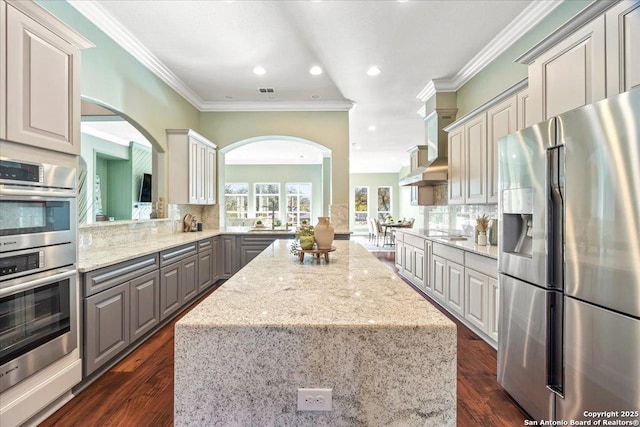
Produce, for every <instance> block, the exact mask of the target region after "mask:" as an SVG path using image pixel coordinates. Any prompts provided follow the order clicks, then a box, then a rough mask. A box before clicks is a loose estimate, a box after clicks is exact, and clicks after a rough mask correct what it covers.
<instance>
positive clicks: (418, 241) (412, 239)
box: [403, 234, 425, 248]
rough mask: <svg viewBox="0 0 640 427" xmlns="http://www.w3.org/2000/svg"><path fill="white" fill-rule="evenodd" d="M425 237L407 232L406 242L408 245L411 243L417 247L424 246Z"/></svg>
mask: <svg viewBox="0 0 640 427" xmlns="http://www.w3.org/2000/svg"><path fill="white" fill-rule="evenodd" d="M424 240H425V239H424V238H423V237H418V236H414V235H413V234H405V236H404V240H403V241H404V243H405V244H407V245H411V246H413V247H416V248H424Z"/></svg>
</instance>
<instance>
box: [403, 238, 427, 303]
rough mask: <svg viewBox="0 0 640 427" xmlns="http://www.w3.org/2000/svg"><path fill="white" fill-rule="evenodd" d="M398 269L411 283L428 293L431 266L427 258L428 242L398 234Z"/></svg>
mask: <svg viewBox="0 0 640 427" xmlns="http://www.w3.org/2000/svg"><path fill="white" fill-rule="evenodd" d="M395 242H396V267H397V268H398V272H399V273H400V274H401V275H402V276H403V277H405V278H406V279H407V280H409V281H410V282H411V283H413V284H414V285H416V286H417V287H419V288H420V289H422V290H423V291H426V290H427V288H428V285H427V282H428V277H429V275H428V271H429V265H428V262H427V259H426V258H425V250H426V242H427V240H426V239H424V238H422V237H418V236H414V235H408V234H404V233H401V232H396V240H395Z"/></svg>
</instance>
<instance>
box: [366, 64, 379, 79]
mask: <svg viewBox="0 0 640 427" xmlns="http://www.w3.org/2000/svg"><path fill="white" fill-rule="evenodd" d="M367 74H368V75H370V76H377V75H378V74H380V67H377V66H375V65H374V66H373V67H370V68H369V69H368V70H367Z"/></svg>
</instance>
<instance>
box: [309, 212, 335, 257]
mask: <svg viewBox="0 0 640 427" xmlns="http://www.w3.org/2000/svg"><path fill="white" fill-rule="evenodd" d="M313 236H314V237H315V239H316V245H317V246H318V249H331V243H333V237H334V236H335V230H334V228H333V225H331V223H330V222H329V217H328V216H319V217H318V224H316V226H315V228H314V231H313Z"/></svg>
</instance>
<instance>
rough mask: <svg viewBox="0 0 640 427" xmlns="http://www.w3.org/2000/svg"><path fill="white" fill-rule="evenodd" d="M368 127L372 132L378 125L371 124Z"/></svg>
mask: <svg viewBox="0 0 640 427" xmlns="http://www.w3.org/2000/svg"><path fill="white" fill-rule="evenodd" d="M367 129H369V130H370V131H371V132H373V131H374V130H376V127H375V126H373V125H371V126H369V127H368V128H367Z"/></svg>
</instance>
